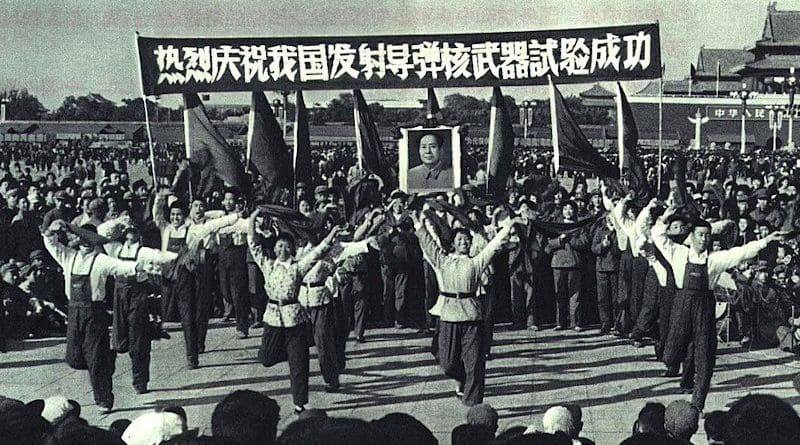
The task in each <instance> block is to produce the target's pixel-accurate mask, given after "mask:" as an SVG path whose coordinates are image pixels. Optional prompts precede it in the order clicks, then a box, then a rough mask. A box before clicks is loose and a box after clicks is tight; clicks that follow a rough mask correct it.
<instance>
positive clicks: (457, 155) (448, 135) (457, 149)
mask: <svg viewBox="0 0 800 445" xmlns="http://www.w3.org/2000/svg"><path fill="white" fill-rule="evenodd" d="M460 131H461V127H460V126H455V127H450V126H446V125H440V126H438V127H429V128H428V127H423V126H417V127H413V128H401V129H400V134H401V138H400V141H398V145H397V149H398V164H399V165H398V167H399V168H398V171H399V180H400V190H402V191H404V192H406V193H431V192H448V191H451V190H453V189H456V188H459V187H461V132H460ZM428 134H434V135H437V136H439V137H440V138H441V140H442V148H444V150H443V153H444V155H445V156H446V155H449V157H450V159H449V163H447V164H446V166H449V170H450V172H452V173H451V174H452V181H448V182H447V184H446V185H445V184H437V185H434V186H426V185H424V184H422V183H421V182H419V181H418V180H415V174H414V171H413V169H414V168H419V167H420V166H421V165H422V161H421V159H420V154H419V143H420V140H421V139H422V137H423V136H425V135H428ZM409 172H411V173H409ZM443 172H444V171H443ZM445 173H447V172H445Z"/></svg>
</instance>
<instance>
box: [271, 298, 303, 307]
mask: <svg viewBox="0 0 800 445" xmlns="http://www.w3.org/2000/svg"><path fill="white" fill-rule="evenodd" d="M267 302H268V303H272V304H277V305H278V306H286V305H287V304H298V303H300V302H299V301H298V300H287V301H278V300H273V299H272V298H268V299H267Z"/></svg>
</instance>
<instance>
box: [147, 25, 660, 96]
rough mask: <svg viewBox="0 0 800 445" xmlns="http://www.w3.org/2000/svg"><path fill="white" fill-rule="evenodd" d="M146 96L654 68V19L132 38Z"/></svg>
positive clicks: (523, 79)
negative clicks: (542, 26)
mask: <svg viewBox="0 0 800 445" xmlns="http://www.w3.org/2000/svg"><path fill="white" fill-rule="evenodd" d="M138 45H139V48H138V49H139V57H140V60H141V66H142V81H143V84H144V89H145V93H146V94H149V95H157V94H165V93H180V92H187V91H194V92H200V91H252V90H278V89H312V90H313V89H355V88H359V89H370V88H419V87H429V86H489V85H496V84H501V85H536V84H544V83H547V77H548V76H552V77H553V78H554V80H555V81H557V82H558V83H575V82H592V81H601V80H637V79H652V78H657V77H659V75H660V66H661V50H660V45H659V29H658V25H657V24H647V25H632V26H621V27H609V28H587V29H573V30H556V31H532V32H515V33H494V34H460V35H435V36H385V37H342V38H336V37H325V38H285V39H282V38H223V39H218V38H211V39H172V38H163V39H162V38H145V37H139V38H138Z"/></svg>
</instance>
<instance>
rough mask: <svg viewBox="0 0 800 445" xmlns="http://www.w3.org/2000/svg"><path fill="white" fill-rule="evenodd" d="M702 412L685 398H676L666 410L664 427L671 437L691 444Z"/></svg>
mask: <svg viewBox="0 0 800 445" xmlns="http://www.w3.org/2000/svg"><path fill="white" fill-rule="evenodd" d="M699 420H700V412H699V411H698V410H697V408H695V407H694V406H693V405H692V404H691V403H689V402H687V401H685V400H675V401H673V402H672V403H670V404H669V405H667V409H666V410H665V411H664V429H665V430H667V434H668V435H669V437H671V438H673V439H676V440H678V441H679V443H682V444H691V443H692V442H691V438H692V435H693V434H694V433H696V432H697V427H698V425H697V422H698V421H699ZM751 443H755V442H751Z"/></svg>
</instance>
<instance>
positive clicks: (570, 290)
mask: <svg viewBox="0 0 800 445" xmlns="http://www.w3.org/2000/svg"><path fill="white" fill-rule="evenodd" d="M553 281H554V282H555V285H556V323H557V324H558V325H559V326H567V325H568V324H569V325H570V326H573V327H574V326H580V322H581V321H580V312H579V309H580V298H581V275H580V269H553Z"/></svg>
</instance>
